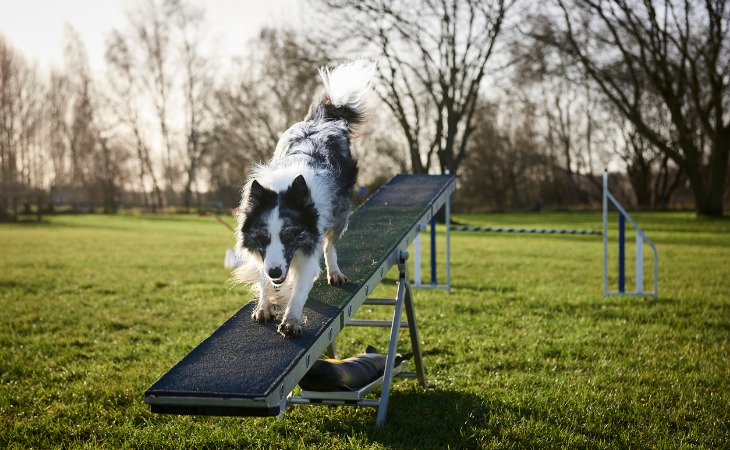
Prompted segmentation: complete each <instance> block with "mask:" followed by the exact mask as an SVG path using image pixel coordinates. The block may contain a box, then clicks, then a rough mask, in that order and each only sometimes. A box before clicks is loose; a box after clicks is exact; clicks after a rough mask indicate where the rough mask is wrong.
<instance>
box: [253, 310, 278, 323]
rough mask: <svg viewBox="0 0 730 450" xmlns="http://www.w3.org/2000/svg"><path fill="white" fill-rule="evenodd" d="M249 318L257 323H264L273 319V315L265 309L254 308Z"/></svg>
mask: <svg viewBox="0 0 730 450" xmlns="http://www.w3.org/2000/svg"><path fill="white" fill-rule="evenodd" d="M251 318H252V319H253V320H254V321H255V322H257V323H266V322H268V321H269V320H271V319H273V318H274V315H273V314H271V311H269V310H268V309H266V308H256V309H255V310H254V311H253V314H251Z"/></svg>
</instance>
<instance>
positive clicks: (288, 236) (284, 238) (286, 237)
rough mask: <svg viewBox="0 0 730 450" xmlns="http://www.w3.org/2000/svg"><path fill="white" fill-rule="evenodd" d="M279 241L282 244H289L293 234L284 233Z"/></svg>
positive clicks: (292, 239)
mask: <svg viewBox="0 0 730 450" xmlns="http://www.w3.org/2000/svg"><path fill="white" fill-rule="evenodd" d="M281 241H282V242H283V243H284V245H289V244H292V243H293V242H294V235H293V234H290V233H286V234H284V235H283V236H281Z"/></svg>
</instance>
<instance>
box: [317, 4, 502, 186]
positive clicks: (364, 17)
mask: <svg viewBox="0 0 730 450" xmlns="http://www.w3.org/2000/svg"><path fill="white" fill-rule="evenodd" d="M322 3H323V4H325V5H326V7H327V10H328V11H335V12H339V20H340V21H345V22H347V23H348V26H347V27H346V33H347V35H346V36H343V37H342V39H344V40H345V41H346V42H350V43H354V41H356V42H357V44H358V45H362V46H367V47H369V48H370V50H371V51H372V53H373V55H380V56H381V59H380V64H379V66H378V69H379V72H380V76H381V78H382V80H383V84H382V85H381V87H380V89H378V94H379V95H380V97H381V99H382V100H383V101H384V102H385V104H386V105H387V106H388V107H389V108H390V110H391V111H392V112H393V114H394V116H395V118H396V120H397V122H398V124H399V126H400V128H401V130H402V132H403V135H404V136H405V139H406V142H407V143H408V150H409V154H410V162H411V169H412V171H413V172H417V173H425V172H428V171H430V170H431V164H432V161H433V159H434V157H435V158H436V159H437V161H438V164H439V169H440V170H441V171H442V172H444V171H447V170H448V171H451V172H453V173H456V172H457V170H458V169H459V166H460V165H461V162H462V161H463V160H464V158H465V156H466V152H467V149H468V148H469V146H468V142H469V138H470V136H471V134H472V132H473V131H474V114H475V109H476V103H477V99H478V98H479V93H480V90H481V85H482V81H483V80H484V78H485V75H486V73H487V72H486V71H487V63H488V62H489V61H490V58H491V57H492V54H493V51H494V49H495V43H496V42H497V38H498V36H499V35H500V32H501V30H502V25H503V22H504V18H505V14H506V12H507V10H508V9H509V7H510V5H511V4H512V2H511V1H509V0H489V1H484V0H480V1H477V0H473V1H472V0H441V1H436V0H410V1H402V2H391V1H388V0H366V1H360V0H322ZM367 47H366V48H367Z"/></svg>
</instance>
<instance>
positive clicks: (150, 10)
mask: <svg viewBox="0 0 730 450" xmlns="http://www.w3.org/2000/svg"><path fill="white" fill-rule="evenodd" d="M128 20H129V26H130V28H131V31H132V33H133V37H134V39H133V41H132V42H133V43H134V44H135V45H137V46H138V49H139V50H140V51H141V59H139V60H138V61H137V62H138V63H139V65H138V66H137V68H136V69H137V70H139V74H140V75H141V77H142V79H143V80H145V82H146V83H147V87H148V92H149V94H151V96H152V98H153V104H154V108H155V112H156V113H157V117H156V119H157V122H158V126H159V130H160V136H161V139H162V146H163V151H164V168H165V178H166V184H167V186H166V194H167V202H168V203H171V202H172V201H173V198H172V196H173V190H174V184H175V169H174V166H173V148H172V138H171V136H170V122H169V121H170V117H169V102H170V95H171V91H172V89H173V86H172V84H173V79H172V78H173V75H172V72H171V69H170V67H169V66H170V60H171V52H172V44H171V43H170V40H171V37H170V34H171V26H170V25H171V24H170V10H169V7H168V5H167V4H165V3H162V2H159V3H158V2H157V0H146V1H145V3H144V4H141V5H140V6H139V7H138V8H137V9H136V10H133V11H132V12H130V13H129V15H128Z"/></svg>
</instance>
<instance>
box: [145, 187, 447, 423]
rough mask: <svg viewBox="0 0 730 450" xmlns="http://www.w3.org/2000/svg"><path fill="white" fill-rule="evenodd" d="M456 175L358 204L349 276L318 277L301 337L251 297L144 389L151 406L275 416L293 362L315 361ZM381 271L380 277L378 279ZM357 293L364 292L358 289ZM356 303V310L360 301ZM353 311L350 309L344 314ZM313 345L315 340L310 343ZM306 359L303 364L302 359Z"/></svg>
mask: <svg viewBox="0 0 730 450" xmlns="http://www.w3.org/2000/svg"><path fill="white" fill-rule="evenodd" d="M454 184H455V179H454V177H453V176H446V175H443V176H433V175H398V176H396V177H394V178H393V179H392V180H391V181H390V182H389V183H388V184H386V185H385V186H383V187H382V188H381V189H380V190H378V191H377V192H376V193H375V194H373V196H372V197H370V198H369V199H368V200H367V201H366V202H365V203H363V204H362V206H360V207H359V208H358V209H357V210H356V211H355V212H353V214H352V215H351V217H350V225H349V228H348V230H347V232H346V233H345V236H344V238H343V239H342V240H341V241H340V243H339V245H338V247H337V254H338V259H339V265H340V268H341V269H342V271H343V272H344V273H345V274H346V275H347V277H348V279H349V282H348V283H347V284H346V285H345V286H342V287H334V286H329V285H327V283H326V280H325V277H324V276H320V278H319V280H317V282H316V283H315V285H314V287H313V289H312V291H311V292H310V294H309V299H308V300H307V303H306V305H305V307H304V316H305V317H306V323H305V324H304V326H303V333H302V336H301V337H299V338H296V339H287V338H285V337H283V336H282V335H280V334H278V333H277V332H276V326H277V324H278V321H277V322H270V323H267V324H258V323H255V322H254V321H252V320H251V312H252V311H253V308H254V304H253V303H248V304H247V305H245V306H244V307H243V308H241V309H240V310H239V311H238V312H236V313H235V314H234V315H233V316H232V317H231V318H230V319H228V320H227V321H226V322H225V323H224V324H223V325H221V327H220V328H218V329H217V330H216V331H215V332H214V333H213V334H212V335H211V336H210V337H209V338H207V339H206V340H205V341H203V342H202V343H201V344H200V345H198V346H197V347H196V348H195V349H193V350H192V351H191V352H190V353H189V354H188V355H187V356H186V357H185V358H183V359H182V360H181V361H180V362H179V363H177V364H176V365H175V366H174V367H173V368H172V369H170V370H169V371H168V372H167V373H166V374H165V375H163V376H162V377H161V378H160V379H159V380H158V381H157V382H156V383H154V384H153V385H152V386H151V387H150V388H149V389H148V390H147V391H146V392H145V401H146V402H147V403H150V404H151V406H152V411H153V412H160V413H174V414H209V415H260V416H269V415H276V414H278V412H279V408H278V406H277V405H278V403H280V402H281V400H282V398H283V397H285V396H286V394H288V393H289V391H290V390H291V389H292V388H293V387H294V386H295V385H296V383H298V381H299V380H300V379H301V376H303V375H304V373H306V370H305V371H304V372H302V373H301V374H297V375H296V376H294V377H293V376H292V371H293V370H294V369H295V367H299V368H302V367H304V365H306V367H308V366H309V360H310V359H311V362H312V363H313V362H314V360H316V359H317V358H318V357H319V356H320V354H321V353H322V351H323V350H324V348H325V347H326V346H327V345H328V343H329V341H330V340H332V339H334V336H327V337H325V339H323V335H325V334H328V333H330V334H332V332H330V331H329V330H334V333H333V334H335V335H336V334H337V333H338V332H339V330H340V329H341V326H342V325H344V317H345V309H346V308H351V307H352V306H353V305H351V303H352V302H353V299H354V298H355V296H356V295H357V294H363V293H364V295H365V296H366V295H367V293H368V292H367V291H368V290H370V291H371V290H372V289H371V288H374V287H375V286H374V285H373V286H368V285H367V283H368V282H369V281H370V280H373V278H374V277H375V278H376V279H378V280H379V279H380V278H382V273H383V269H384V271H385V272H387V270H388V269H389V268H390V267H391V266H392V265H393V262H392V261H389V258H391V257H392V255H393V254H394V252H395V250H396V249H397V248H399V246H404V247H407V245H408V243H409V242H405V243H404V242H403V241H404V240H406V241H407V240H408V239H407V238H406V236H408V235H409V233H413V232H414V229H415V228H414V227H416V226H417V225H418V224H419V221H422V220H423V218H424V215H426V214H428V213H433V212H435V210H434V211H431V208H432V207H434V206H435V205H434V202H435V201H436V200H438V199H443V198H445V197H446V196H448V195H450V194H451V192H452V191H453V189H454ZM378 277H380V278H378ZM360 296H361V297H362V295H360ZM359 306H360V305H359V304H355V305H354V309H357V307H359ZM351 313H354V312H352V311H347V317H348V318H349V316H350V315H351ZM315 344H316V345H315ZM305 361H306V363H305Z"/></svg>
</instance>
